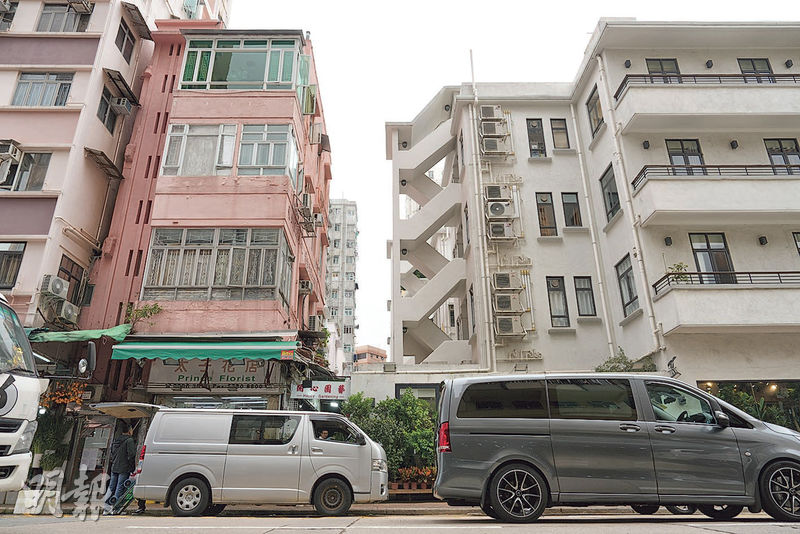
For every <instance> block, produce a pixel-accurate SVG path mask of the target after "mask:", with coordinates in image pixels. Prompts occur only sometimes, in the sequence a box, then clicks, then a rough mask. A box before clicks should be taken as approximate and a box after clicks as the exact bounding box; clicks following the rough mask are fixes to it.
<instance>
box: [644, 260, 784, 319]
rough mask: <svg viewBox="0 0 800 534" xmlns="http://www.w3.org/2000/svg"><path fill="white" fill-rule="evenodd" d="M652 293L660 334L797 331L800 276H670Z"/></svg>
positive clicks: (747, 273)
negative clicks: (660, 327)
mask: <svg viewBox="0 0 800 534" xmlns="http://www.w3.org/2000/svg"><path fill="white" fill-rule="evenodd" d="M653 291H654V294H655V297H654V299H653V302H654V304H653V305H654V308H655V314H656V320H657V321H658V322H660V323H661V325H662V328H663V332H664V335H671V334H697V333H700V334H712V333H734V332H735V333H743V332H752V333H759V334H766V333H781V332H800V315H798V314H797V302H800V271H785V272H764V271H759V272H738V271H737V272H710V273H697V272H692V273H669V274H667V275H665V276H663V277H662V278H661V279H659V280H658V281H657V282H656V283H654V284H653Z"/></svg>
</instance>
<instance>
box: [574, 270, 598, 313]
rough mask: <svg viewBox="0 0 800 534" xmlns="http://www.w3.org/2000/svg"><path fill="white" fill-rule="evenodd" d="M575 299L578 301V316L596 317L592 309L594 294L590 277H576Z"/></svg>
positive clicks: (595, 311)
mask: <svg viewBox="0 0 800 534" xmlns="http://www.w3.org/2000/svg"><path fill="white" fill-rule="evenodd" d="M574 280H575V298H576V300H577V301H578V315H579V316H583V317H591V316H594V315H597V310H595V307H594V293H593V292H592V277H591V276H576V277H575V278H574Z"/></svg>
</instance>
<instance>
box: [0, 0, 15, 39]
mask: <svg viewBox="0 0 800 534" xmlns="http://www.w3.org/2000/svg"><path fill="white" fill-rule="evenodd" d="M18 5H19V2H9V3H8V10H7V11H6V12H4V13H0V32H5V31H8V30H9V29H10V28H11V23H12V22H14V15H15V14H16V12H17V6H18Z"/></svg>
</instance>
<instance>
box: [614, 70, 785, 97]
mask: <svg viewBox="0 0 800 534" xmlns="http://www.w3.org/2000/svg"><path fill="white" fill-rule="evenodd" d="M792 83H800V75H797V74H628V75H627V76H625V78H623V79H622V83H621V84H620V85H619V89H617V92H616V93H614V99H615V100H619V99H620V98H621V97H622V93H624V92H625V89H626V88H627V87H628V86H629V85H670V84H691V85H720V84H741V85H745V84H746V85H756V84H762V85H763V84H784V85H785V84H792Z"/></svg>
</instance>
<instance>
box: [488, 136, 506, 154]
mask: <svg viewBox="0 0 800 534" xmlns="http://www.w3.org/2000/svg"><path fill="white" fill-rule="evenodd" d="M481 148H482V149H483V153H484V154H485V155H487V156H493V155H494V156H499V155H505V154H508V153H509V152H511V150H510V149H509V148H508V144H507V143H506V140H505V139H503V138H499V137H485V138H483V139H481Z"/></svg>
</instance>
